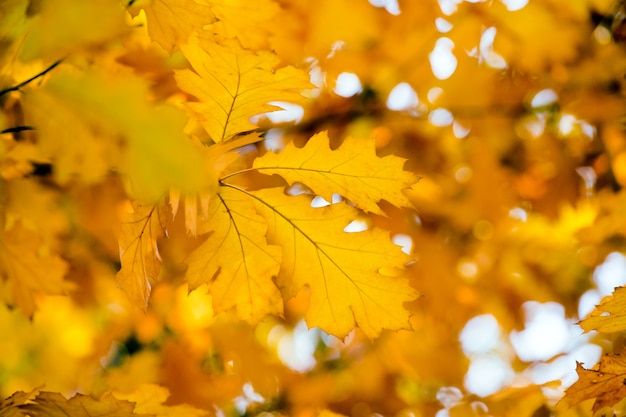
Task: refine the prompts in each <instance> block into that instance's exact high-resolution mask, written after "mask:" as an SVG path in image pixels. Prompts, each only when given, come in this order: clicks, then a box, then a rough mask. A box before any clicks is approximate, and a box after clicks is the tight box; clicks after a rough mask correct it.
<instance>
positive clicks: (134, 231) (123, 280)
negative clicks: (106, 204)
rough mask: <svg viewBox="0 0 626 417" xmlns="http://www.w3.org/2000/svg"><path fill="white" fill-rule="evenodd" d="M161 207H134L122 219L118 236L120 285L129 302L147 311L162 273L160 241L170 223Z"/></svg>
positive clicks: (118, 277) (118, 276)
mask: <svg viewBox="0 0 626 417" xmlns="http://www.w3.org/2000/svg"><path fill="white" fill-rule="evenodd" d="M169 221H170V220H169V218H168V216H167V215H166V214H165V212H164V211H162V210H161V206H150V205H148V206H142V205H141V204H135V205H134V207H133V211H132V212H128V213H126V214H125V215H124V216H123V218H122V224H121V227H122V228H121V233H120V236H119V245H120V259H121V263H122V268H121V269H120V270H119V272H118V273H117V277H116V279H117V282H118V284H119V286H120V288H121V289H122V290H124V291H125V292H126V294H127V295H128V297H129V298H130V300H131V301H132V302H133V303H134V304H135V305H137V306H139V307H141V308H146V306H147V304H148V299H149V297H150V291H151V288H152V285H153V284H155V283H156V282H157V279H158V277H159V273H160V271H161V257H160V255H159V248H158V246H157V240H158V239H159V238H161V237H163V236H164V235H165V229H166V226H167V223H168V222H169Z"/></svg>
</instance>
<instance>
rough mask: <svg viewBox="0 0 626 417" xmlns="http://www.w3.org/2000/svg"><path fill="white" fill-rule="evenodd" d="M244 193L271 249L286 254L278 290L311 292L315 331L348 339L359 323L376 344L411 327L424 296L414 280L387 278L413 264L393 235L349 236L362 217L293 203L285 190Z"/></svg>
mask: <svg viewBox="0 0 626 417" xmlns="http://www.w3.org/2000/svg"><path fill="white" fill-rule="evenodd" d="M240 192H241V193H243V194H246V195H250V196H252V197H253V198H254V199H255V200H256V201H255V207H256V208H257V210H258V211H259V213H260V214H261V215H262V216H263V217H265V219H266V220H267V222H268V225H269V228H268V239H269V241H270V243H275V244H279V245H280V246H281V247H282V248H283V258H282V264H281V268H280V273H279V274H278V277H277V283H278V285H279V287H280V288H281V290H282V292H283V294H284V295H285V297H286V298H291V297H293V296H294V295H296V293H297V292H298V291H300V290H301V289H302V288H303V287H304V286H309V287H310V288H311V304H310V306H309V309H308V312H307V315H306V319H307V323H308V325H309V326H310V327H319V328H321V329H323V330H324V331H326V332H328V333H330V334H333V335H335V336H338V337H343V336H345V335H347V334H348V332H350V331H351V330H352V329H353V328H354V326H355V323H356V324H358V326H359V327H360V328H361V329H362V330H363V332H365V334H367V335H368V336H369V337H371V338H374V337H376V336H378V335H379V334H380V332H381V331H382V330H383V329H393V330H397V329H406V328H408V327H409V323H408V318H409V313H408V311H406V310H405V308H404V307H403V303H404V302H406V301H411V300H413V299H415V297H416V293H415V291H414V290H413V289H412V288H411V287H410V286H409V285H408V282H407V280H406V278H402V277H398V276H393V274H391V275H388V274H387V271H391V270H392V269H393V270H397V269H401V268H403V267H404V265H405V264H406V262H407V261H408V260H409V259H408V256H406V255H405V254H404V253H402V251H401V250H400V248H399V247H397V246H395V245H393V244H392V243H391V242H390V240H389V236H388V234H387V233H386V232H384V231H382V230H379V229H373V230H366V231H362V232H356V233H346V232H344V231H343V229H344V228H345V227H346V226H347V225H348V224H349V223H350V222H351V221H353V220H354V219H355V218H356V217H357V215H358V210H356V209H355V208H353V207H350V206H349V205H347V204H345V203H339V204H333V205H330V206H327V207H321V208H313V207H311V197H310V196H305V195H300V196H287V195H286V194H285V193H284V191H283V189H282V188H273V189H265V190H259V191H243V190H240Z"/></svg>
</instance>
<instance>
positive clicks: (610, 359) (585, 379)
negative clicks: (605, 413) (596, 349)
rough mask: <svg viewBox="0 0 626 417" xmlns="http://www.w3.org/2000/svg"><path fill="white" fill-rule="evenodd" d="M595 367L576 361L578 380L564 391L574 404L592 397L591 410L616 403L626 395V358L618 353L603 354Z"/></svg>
mask: <svg viewBox="0 0 626 417" xmlns="http://www.w3.org/2000/svg"><path fill="white" fill-rule="evenodd" d="M594 368H595V369H585V368H583V366H582V364H581V363H580V362H577V363H576V373H577V374H578V380H577V381H576V382H575V383H574V384H573V385H572V386H571V387H569V388H568V389H567V390H566V391H565V398H566V399H568V400H569V401H570V403H569V404H570V406H574V405H576V404H578V403H580V402H582V401H585V400H589V399H592V398H594V399H595V401H594V403H593V407H592V408H591V411H592V412H594V413H595V412H596V411H598V410H600V409H602V408H604V407H610V406H612V405H614V404H617V403H618V402H619V401H621V400H622V399H624V398H625V397H626V360H625V359H624V357H623V356H621V355H620V354H608V355H604V356H603V357H602V358H601V359H600V364H599V365H596V366H595V367H594Z"/></svg>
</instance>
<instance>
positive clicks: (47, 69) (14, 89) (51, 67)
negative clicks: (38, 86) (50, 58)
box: [0, 59, 63, 97]
mask: <svg viewBox="0 0 626 417" xmlns="http://www.w3.org/2000/svg"><path fill="white" fill-rule="evenodd" d="M61 62H63V60H62V59H59V60H58V61H56V62H55V63H54V64H52V65H50V66H49V67H48V68H46V69H45V70H43V71H42V72H40V73H39V74H37V75H35V76H33V77H30V78H29V79H28V80H26V81H24V82H21V83H19V84H18V85H16V86H13V87H9V88H5V89H4V90H0V97H2V96H3V95H5V94H7V93H10V92H11V91H18V90H19V89H20V88H22V87H24V86H25V85H27V84H29V83H31V82H33V81H35V80H36V79H37V78H39V77H43V76H44V75H46V74H47V73H49V72H50V71H52V70H53V69H54V68H56V67H57V66H58V65H59V64H60V63H61Z"/></svg>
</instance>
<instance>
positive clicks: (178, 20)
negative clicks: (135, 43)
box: [131, 0, 215, 52]
mask: <svg viewBox="0 0 626 417" xmlns="http://www.w3.org/2000/svg"><path fill="white" fill-rule="evenodd" d="M139 9H143V10H144V11H145V12H146V19H147V21H148V34H149V35H150V38H151V39H152V40H153V41H154V42H156V43H158V44H159V45H161V46H162V47H163V48H164V49H165V50H166V51H168V52H172V51H173V50H174V49H176V48H178V47H179V45H181V44H183V43H186V42H187V41H188V40H189V37H190V36H192V35H193V34H194V33H200V32H202V29H203V27H204V26H205V25H207V24H209V23H212V22H213V21H214V20H215V17H214V16H213V13H212V12H211V8H210V7H208V5H206V4H203V3H201V2H197V1H194V0H145V1H139V2H136V3H135V4H133V6H132V8H131V12H133V13H134V14H136V13H138V10H139Z"/></svg>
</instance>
